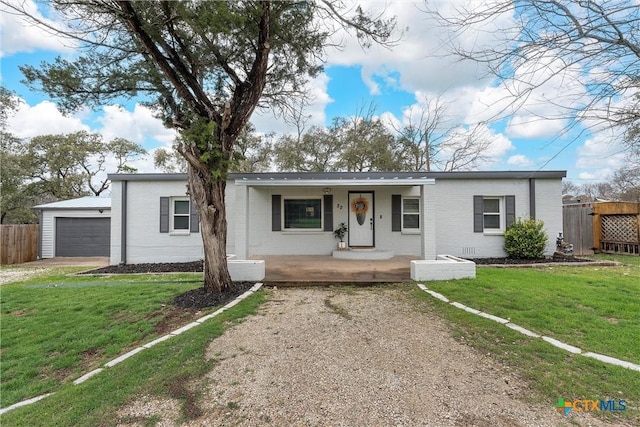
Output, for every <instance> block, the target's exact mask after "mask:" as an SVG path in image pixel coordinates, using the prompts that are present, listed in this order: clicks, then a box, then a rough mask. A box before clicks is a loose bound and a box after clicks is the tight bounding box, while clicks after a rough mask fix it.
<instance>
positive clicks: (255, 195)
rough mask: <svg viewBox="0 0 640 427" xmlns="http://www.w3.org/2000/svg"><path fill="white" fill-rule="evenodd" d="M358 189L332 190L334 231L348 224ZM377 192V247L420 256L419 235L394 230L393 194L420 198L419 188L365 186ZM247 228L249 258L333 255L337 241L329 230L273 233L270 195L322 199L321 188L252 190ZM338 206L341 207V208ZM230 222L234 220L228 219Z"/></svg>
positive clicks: (375, 200)
mask: <svg viewBox="0 0 640 427" xmlns="http://www.w3.org/2000/svg"><path fill="white" fill-rule="evenodd" d="M357 190H358V189H357V188H346V187H333V188H332V189H331V194H332V195H333V228H334V229H335V228H337V226H338V224H340V223H341V222H344V223H348V216H349V209H350V207H349V200H348V194H349V191H357ZM360 190H362V191H363V192H364V191H373V192H374V194H375V195H374V198H375V199H374V205H375V207H374V210H375V247H376V248H378V249H388V250H393V251H394V252H395V253H396V254H397V255H420V236H419V235H416V234H403V233H401V232H392V231H391V195H392V194H402V195H404V196H419V195H420V187H373V186H371V187H366V188H360ZM248 191H249V208H248V210H249V212H251V216H250V218H249V221H248V222H249V223H248V225H247V227H248V228H247V230H248V236H249V250H248V252H249V256H254V255H330V254H331V253H332V251H333V250H335V249H336V247H337V242H338V240H337V239H336V238H335V237H333V232H329V231H302V232H291V231H271V196H272V195H274V194H279V195H281V196H282V197H296V196H310V197H322V196H323V194H324V193H323V188H322V187H311V188H302V187H250V188H249V189H248ZM337 205H340V206H342V209H339V208H338V207H337ZM229 221H231V219H229Z"/></svg>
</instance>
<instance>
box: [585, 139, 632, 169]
mask: <svg viewBox="0 0 640 427" xmlns="http://www.w3.org/2000/svg"><path fill="white" fill-rule="evenodd" d="M618 141H619V139H617V138H616V137H615V134H614V133H613V132H612V131H606V132H605V131H603V132H600V133H598V134H596V135H595V136H594V137H592V138H590V139H588V140H586V141H585V143H584V144H583V145H582V146H580V147H578V149H577V150H576V152H577V154H578V159H577V161H576V167H578V168H580V169H607V170H614V169H618V168H620V167H622V166H624V165H625V158H626V151H625V150H624V147H622V145H621V144H620V142H618Z"/></svg>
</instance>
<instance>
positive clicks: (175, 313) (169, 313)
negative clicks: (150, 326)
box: [146, 305, 200, 336]
mask: <svg viewBox="0 0 640 427" xmlns="http://www.w3.org/2000/svg"><path fill="white" fill-rule="evenodd" d="M199 313H200V310H198V309H195V308H182V307H176V306H174V305H171V306H166V307H163V308H162V309H161V310H157V311H155V312H153V313H150V314H148V315H147V316H146V318H147V319H153V318H156V317H160V318H161V319H162V320H160V321H159V322H157V323H156V324H155V325H154V328H155V333H156V334H157V335H160V336H162V335H165V334H167V333H169V332H171V331H173V330H175V329H177V328H179V327H181V326H184V325H185V324H187V323H189V322H192V321H193V319H195V318H197V317H198V315H199Z"/></svg>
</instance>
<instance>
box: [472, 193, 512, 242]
mask: <svg viewBox="0 0 640 427" xmlns="http://www.w3.org/2000/svg"><path fill="white" fill-rule="evenodd" d="M515 217H516V196H473V231H474V232H475V233H482V232H487V233H489V234H496V232H498V233H497V234H500V233H501V232H502V231H504V230H506V229H508V228H509V227H510V226H511V224H512V223H513V221H514V219H515Z"/></svg>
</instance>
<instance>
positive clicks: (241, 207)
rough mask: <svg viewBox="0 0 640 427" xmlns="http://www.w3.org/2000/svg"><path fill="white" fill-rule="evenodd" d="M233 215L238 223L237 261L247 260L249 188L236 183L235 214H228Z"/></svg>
mask: <svg viewBox="0 0 640 427" xmlns="http://www.w3.org/2000/svg"><path fill="white" fill-rule="evenodd" d="M229 215H233V218H234V219H235V222H236V233H235V234H236V236H235V239H236V241H235V255H236V258H235V259H247V258H248V257H249V242H248V238H249V233H248V228H249V186H248V185H244V184H240V185H238V184H237V183H236V203H235V206H234V208H233V212H227V216H229Z"/></svg>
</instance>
